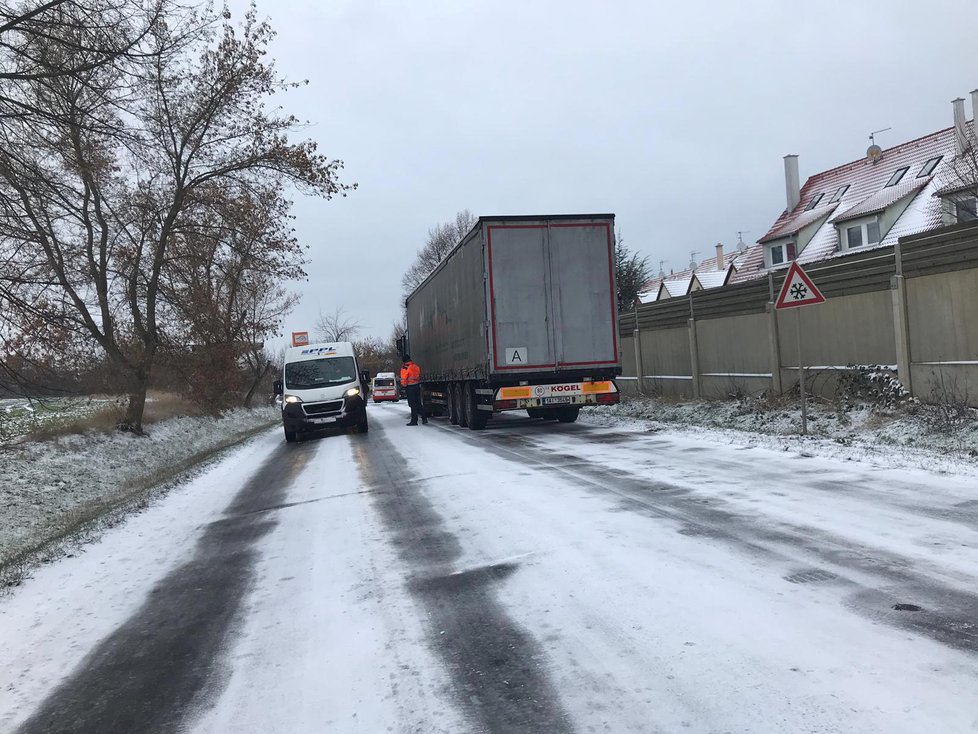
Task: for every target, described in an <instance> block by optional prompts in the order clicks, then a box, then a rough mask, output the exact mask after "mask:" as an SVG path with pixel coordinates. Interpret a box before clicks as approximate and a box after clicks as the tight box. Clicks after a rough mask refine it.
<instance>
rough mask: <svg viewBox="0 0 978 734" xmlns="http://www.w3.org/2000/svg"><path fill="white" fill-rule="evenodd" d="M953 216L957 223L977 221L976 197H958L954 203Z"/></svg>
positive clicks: (977, 199) (977, 206) (977, 205)
mask: <svg viewBox="0 0 978 734" xmlns="http://www.w3.org/2000/svg"><path fill="white" fill-rule="evenodd" d="M954 215H955V218H956V219H957V221H959V222H974V221H978V197H975V196H961V197H959V198H958V199H957V200H955V202H954Z"/></svg>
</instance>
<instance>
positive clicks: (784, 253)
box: [768, 242, 796, 267]
mask: <svg viewBox="0 0 978 734" xmlns="http://www.w3.org/2000/svg"><path fill="white" fill-rule="evenodd" d="M768 252H769V253H770V261H771V262H770V264H769V265H768V267H774V266H775V265H781V264H782V263H785V262H791V261H792V260H794V259H795V257H796V254H795V243H794V242H786V243H785V244H783V245H771V248H770V249H769V250H768Z"/></svg>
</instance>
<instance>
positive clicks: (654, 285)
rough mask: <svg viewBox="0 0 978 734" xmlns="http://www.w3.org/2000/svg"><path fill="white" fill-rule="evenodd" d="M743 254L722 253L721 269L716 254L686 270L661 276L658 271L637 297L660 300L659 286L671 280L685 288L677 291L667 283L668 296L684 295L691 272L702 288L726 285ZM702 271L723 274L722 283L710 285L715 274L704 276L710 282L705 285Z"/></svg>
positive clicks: (641, 300)
mask: <svg viewBox="0 0 978 734" xmlns="http://www.w3.org/2000/svg"><path fill="white" fill-rule="evenodd" d="M745 254H746V251H740V250H734V251H733V252H729V253H724V255H723V261H722V262H723V269H722V270H718V269H717V259H716V256H714V257H711V258H708V259H706V260H703V261H702V262H700V263H698V264H697V265H696V267H695V268H687V269H686V270H682V271H680V272H678V273H670V274H669V275H665V276H663V274H661V273H660V274H659V276H658V277H656V278H653V279H652V280H650V281H649V282H648V283H646V284H645V285H644V286H643V288H642V292H641V293H639V295H638V299H639V301H640V302H641V303H652V302H653V301H658V300H660V295H661V294H660V288H661V287H662V285H663V283H670V282H673V281H676V282H677V284H676V285H675V288H676V289H678V288H679V287H681V286H682V284H683V283H685V288H686V289H685V290H682V291H681V292H678V293H677V291H676V290H674V286H672V285H667V286H666V289H667V291H668V293H669V295H670V296H683V295H686V293H687V292H688V290H689V286H690V281H691V280H692V277H693V273H696V279H697V281H699V284H700V286H701V287H702V288H716V287H718V286H719V285H726V284H727V282H728V281H729V280H731V279H732V275H733V273H736V272H737V268H739V267H740V264H741V259H742V258H743V256H744V255H745ZM704 273H718V274H720V275H723V276H724V281H723V282H722V283H719V284H718V285H712V283H713V282H714V281H715V279H716V278H715V276H712V275H709V276H706V279H707V281H709V282H710V283H711V285H707V284H706V283H704V282H703V279H702V278H701V277H700V276H701V275H702V274H704ZM728 273H729V275H728Z"/></svg>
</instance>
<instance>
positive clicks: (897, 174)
mask: <svg viewBox="0 0 978 734" xmlns="http://www.w3.org/2000/svg"><path fill="white" fill-rule="evenodd" d="M909 170H910V166H904V167H903V168H898V169H896V170H895V171H894V172H893V175H892V176H890V180H889V181H887V182H886V186H884V187H883V188H884V189H888V188H889V187H890V186H896V185H897V184H898V183H900V179H902V178H903V176H904V175H905V174H906V172H907V171H909Z"/></svg>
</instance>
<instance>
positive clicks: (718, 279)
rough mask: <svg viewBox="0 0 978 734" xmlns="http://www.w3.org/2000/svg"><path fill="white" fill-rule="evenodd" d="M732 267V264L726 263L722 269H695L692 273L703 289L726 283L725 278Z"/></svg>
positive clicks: (717, 286) (728, 275)
mask: <svg viewBox="0 0 978 734" xmlns="http://www.w3.org/2000/svg"><path fill="white" fill-rule="evenodd" d="M733 269H734V268H733V266H732V265H728V266H727V267H726V269H724V270H697V271H696V272H695V273H694V274H693V275H694V277H695V278H696V280H697V281H698V282H699V284H700V286H701V287H702V288H703V289H704V290H705V289H707V288H719V287H720V286H722V285H726V284H727V280H728V278H729V277H730V274H731V272H732V271H733Z"/></svg>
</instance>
